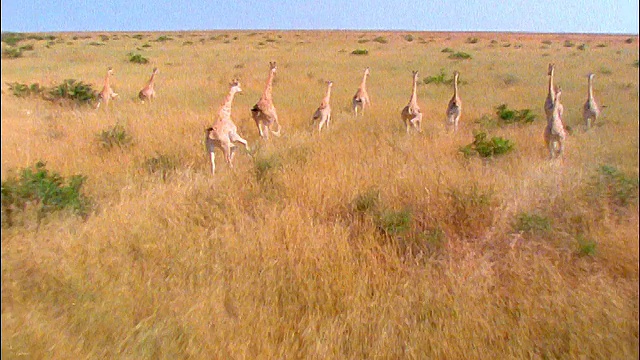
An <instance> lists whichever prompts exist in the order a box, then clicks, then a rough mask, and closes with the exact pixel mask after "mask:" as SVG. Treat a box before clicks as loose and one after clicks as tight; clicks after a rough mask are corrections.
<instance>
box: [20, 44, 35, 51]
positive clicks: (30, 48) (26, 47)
mask: <svg viewBox="0 0 640 360" xmlns="http://www.w3.org/2000/svg"><path fill="white" fill-rule="evenodd" d="M20 51H33V44H27V45H24V46H20Z"/></svg>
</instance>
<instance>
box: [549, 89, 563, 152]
mask: <svg viewBox="0 0 640 360" xmlns="http://www.w3.org/2000/svg"><path fill="white" fill-rule="evenodd" d="M560 95H562V89H560V88H558V89H557V91H555V94H554V101H553V107H552V108H551V116H550V117H549V118H548V119H547V126H546V127H545V129H544V142H545V144H546V146H547V149H548V150H549V159H554V158H556V157H558V156H562V154H563V153H564V140H565V138H566V133H565V130H564V125H563V122H562V116H561V115H560V108H559V107H558V105H560Z"/></svg>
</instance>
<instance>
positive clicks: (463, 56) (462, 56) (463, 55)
mask: <svg viewBox="0 0 640 360" xmlns="http://www.w3.org/2000/svg"><path fill="white" fill-rule="evenodd" d="M449 59H456V60H465V59H471V55H470V54H467V53H466V52H461V51H459V52H456V53H453V54H451V55H449Z"/></svg>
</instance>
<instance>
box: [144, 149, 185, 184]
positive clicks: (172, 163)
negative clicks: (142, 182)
mask: <svg viewBox="0 0 640 360" xmlns="http://www.w3.org/2000/svg"><path fill="white" fill-rule="evenodd" d="M143 166H144V169H145V170H146V171H147V172H148V173H149V174H158V175H160V177H162V180H166V179H167V176H168V175H169V174H170V173H171V172H173V171H175V169H176V167H177V166H176V160H175V159H173V158H171V157H169V156H167V155H163V154H159V155H157V156H155V157H152V158H148V159H146V160H145V161H144V165H143Z"/></svg>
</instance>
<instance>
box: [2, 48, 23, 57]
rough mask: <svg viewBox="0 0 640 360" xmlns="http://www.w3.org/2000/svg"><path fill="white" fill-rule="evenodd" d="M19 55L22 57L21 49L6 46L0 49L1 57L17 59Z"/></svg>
mask: <svg viewBox="0 0 640 360" xmlns="http://www.w3.org/2000/svg"><path fill="white" fill-rule="evenodd" d="M19 57H22V50H20V49H19V48H15V47H11V46H7V47H6V48H4V49H2V58H3V59H17V58H19Z"/></svg>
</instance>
